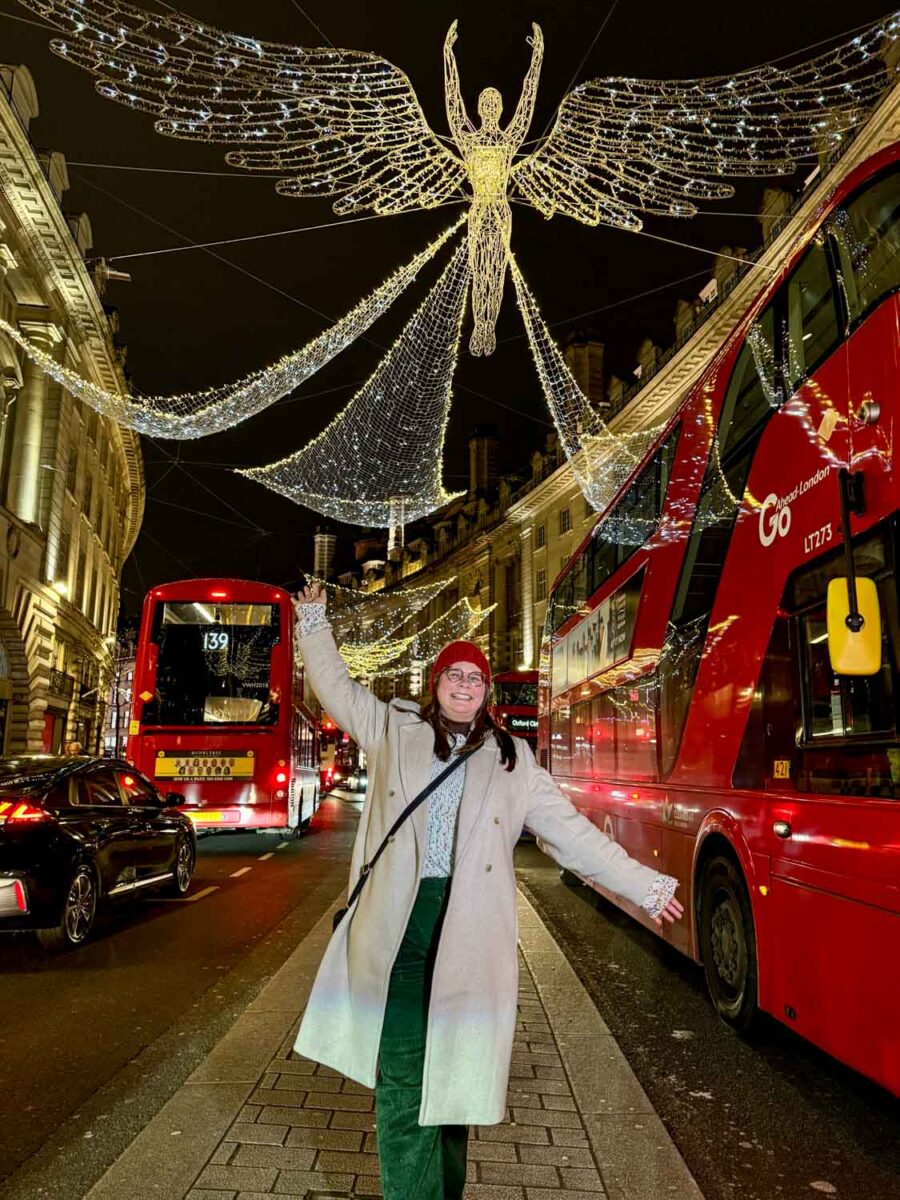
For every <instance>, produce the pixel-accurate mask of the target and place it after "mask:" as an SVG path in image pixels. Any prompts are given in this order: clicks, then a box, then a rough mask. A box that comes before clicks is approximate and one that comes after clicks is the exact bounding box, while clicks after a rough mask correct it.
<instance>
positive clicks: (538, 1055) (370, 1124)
mask: <svg viewBox="0 0 900 1200" xmlns="http://www.w3.org/2000/svg"><path fill="white" fill-rule="evenodd" d="M519 969H520V986H519V1014H518V1022H517V1027H516V1036H515V1042H514V1045H513V1057H512V1069H511V1071H510V1081H509V1093H508V1098H507V1114H506V1117H507V1119H506V1121H505V1122H504V1123H503V1124H502V1125H489V1126H482V1127H478V1128H476V1129H473V1130H472V1133H471V1136H470V1140H469V1173H468V1180H469V1182H468V1184H467V1186H466V1191H465V1197H464V1200H589V1198H591V1197H594V1198H596V1197H604V1196H606V1194H607V1193H606V1192H605V1190H604V1188H603V1182H602V1180H601V1177H600V1172H599V1171H598V1169H597V1162H596V1159H595V1158H594V1154H593V1152H592V1150H591V1145H590V1142H589V1140H588V1136H587V1132H586V1130H585V1126H584V1122H583V1120H582V1116H581V1114H580V1113H579V1111H578V1106H577V1104H576V1102H575V1098H574V1096H573V1093H572V1089H571V1087H570V1085H569V1079H568V1076H567V1074H566V1070H565V1067H564V1066H563V1060H562V1058H561V1056H560V1052H559V1047H558V1046H557V1042H556V1038H555V1036H554V1033H553V1030H552V1029H551V1027H550V1022H549V1020H548V1018H547V1013H546V1011H545V1009H544V1006H543V1004H542V1002H541V999H540V997H539V995H538V992H537V989H536V987H535V984H534V980H533V978H532V976H531V973H530V971H529V969H528V966H527V964H526V962H525V960H524V958H522V956H521V954H520V956H519ZM294 1036H295V1035H294V1033H292V1034H291V1036H290V1037H288V1038H287V1039H285V1041H284V1043H283V1044H282V1046H281V1047H280V1049H279V1051H278V1053H277V1054H276V1055H275V1057H274V1058H273V1059H272V1061H271V1063H270V1065H269V1070H268V1072H267V1073H266V1075H265V1077H264V1078H263V1079H262V1080H261V1081H260V1083H259V1086H258V1087H257V1088H256V1090H255V1091H254V1092H253V1093H252V1094H251V1095H250V1096H249V1098H248V1101H247V1103H246V1104H245V1106H244V1107H243V1109H242V1110H241V1112H240V1113H239V1114H238V1117H237V1119H236V1121H235V1122H234V1124H233V1125H232V1126H231V1128H230V1129H229V1131H228V1132H227V1133H226V1135H225V1137H224V1138H223V1140H222V1141H221V1143H220V1145H219V1146H218V1148H217V1149H216V1151H215V1153H214V1154H213V1155H212V1156H211V1157H210V1159H209V1161H208V1163H207V1164H206V1166H205V1167H204V1168H203V1170H202V1171H201V1172H200V1174H199V1176H198V1177H197V1179H196V1180H195V1181H194V1185H193V1187H192V1189H191V1190H190V1192H189V1193H188V1196H187V1200H283V1198H284V1197H286V1196H293V1197H304V1198H305V1200H346V1198H348V1197H360V1198H362V1197H367V1196H380V1195H381V1182H380V1179H379V1176H378V1157H377V1153H376V1140H375V1139H376V1136H377V1135H376V1131H375V1096H374V1094H373V1093H372V1092H371V1091H369V1090H368V1089H367V1088H364V1087H361V1086H360V1085H359V1084H357V1083H354V1082H352V1081H351V1080H349V1079H345V1078H344V1077H343V1076H341V1075H339V1074H338V1073H337V1072H336V1071H333V1070H331V1068H329V1067H323V1066H320V1065H319V1064H318V1063H313V1062H310V1061H309V1060H307V1059H304V1058H300V1057H298V1056H296V1055H294V1053H293V1050H292V1046H293V1041H294Z"/></svg>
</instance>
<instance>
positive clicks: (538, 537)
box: [534, 525, 547, 550]
mask: <svg viewBox="0 0 900 1200" xmlns="http://www.w3.org/2000/svg"><path fill="white" fill-rule="evenodd" d="M546 545H547V526H546V525H538V527H537V529H536V530H535V531H534V548H535V550H541V549H543V547H544V546H546Z"/></svg>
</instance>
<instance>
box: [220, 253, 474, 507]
mask: <svg viewBox="0 0 900 1200" xmlns="http://www.w3.org/2000/svg"><path fill="white" fill-rule="evenodd" d="M468 282H469V266H468V258H467V255H466V247H465V245H461V246H460V247H458V249H457V250H456V252H455V253H454V255H453V257H452V258H451V260H450V262H449V264H448V265H447V267H446V268H445V270H444V272H443V274H442V275H441V277H440V279H439V280H438V281H437V283H436V284H435V285H434V286H433V287H432V289H431V291H430V292H429V294H428V295H427V297H426V298H425V300H424V301H423V303H422V304H421V305H420V307H419V308H418V309H417V311H416V312H415V313H414V315H413V317H412V318H411V320H410V321H409V322H408V324H407V325H406V327H405V328H404V330H403V332H402V333H401V335H400V337H399V338H398V339H397V341H396V342H395V343H394V345H393V346H392V347H391V349H390V351H389V352H388V354H387V355H386V357H385V358H384V359H383V360H382V361H381V363H380V364H379V365H378V367H377V368H376V369H375V372H374V373H373V374H372V375H371V376H370V378H369V379H368V380H367V381H366V383H364V384H363V386H362V387H361V388H360V390H359V391H358V392H357V393H356V395H355V396H354V397H353V399H352V400H351V401H350V403H349V404H348V405H347V407H346V408H345V409H344V410H343V411H342V412H341V413H339V414H338V416H337V417H335V419H334V420H333V421H332V423H331V424H330V425H329V426H328V428H327V429H325V430H324V431H323V432H322V433H320V434H319V436H318V437H317V438H315V439H314V440H313V441H312V442H310V444H309V445H308V446H305V447H304V448H303V449H302V450H299V451H297V453H295V454H292V455H290V456H289V457H288V458H285V459H282V460H281V461H280V462H277V463H272V464H271V465H269V466H265V467H255V468H251V469H249V470H244V471H239V472H238V474H240V475H245V476H246V477H247V478H248V479H255V480H257V481H258V482H259V483H263V484H265V486H266V487H269V488H271V489H272V490H273V491H276V492H280V493H281V495H283V496H287V497H288V498H289V499H291V500H295V501H296V502H297V503H298V504H304V505H306V507H307V508H312V509H315V511H316V512H320V513H323V514H324V515H325V516H327V517H332V518H336V519H337V520H340V521H346V522H350V523H352V524H356V525H375V526H381V527H392V526H396V524H397V523H398V514H399V517H400V522H401V523H402V522H408V521H414V520H416V519H417V518H419V517H423V516H425V515H426V514H428V513H430V512H433V511H434V510H435V509H436V508H440V507H441V506H442V505H444V504H447V503H448V502H449V501H450V500H452V499H454V498H455V495H460V494H461V493H456V494H455V495H451V494H449V493H447V492H445V491H444V488H443V484H442V482H441V455H442V452H443V446H444V432H445V429H446V425H447V418H448V415H449V409H450V397H451V385H452V382H453V374H454V371H455V368H456V359H457V354H458V351H459V338H460V331H461V326H462V318H463V312H464V309H465V301H466V292H467V286H468Z"/></svg>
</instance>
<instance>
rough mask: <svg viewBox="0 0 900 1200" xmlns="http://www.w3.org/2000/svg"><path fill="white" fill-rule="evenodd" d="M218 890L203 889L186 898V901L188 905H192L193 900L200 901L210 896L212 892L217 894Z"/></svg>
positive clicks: (213, 888)
mask: <svg viewBox="0 0 900 1200" xmlns="http://www.w3.org/2000/svg"><path fill="white" fill-rule="evenodd" d="M218 890H219V889H218V887H217V886H213V887H207V888H203V890H202V891H199V892H195V893H194V895H193V896H188V897H187V901H188V903H189V904H193V902H194V901H195V900H202V899H203V897H204V896H211V895H212V894H213V892H217V891H218Z"/></svg>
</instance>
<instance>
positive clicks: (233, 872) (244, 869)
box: [231, 867, 253, 879]
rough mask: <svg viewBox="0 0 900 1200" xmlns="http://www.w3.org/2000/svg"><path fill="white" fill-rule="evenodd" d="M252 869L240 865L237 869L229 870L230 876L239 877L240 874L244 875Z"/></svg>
mask: <svg viewBox="0 0 900 1200" xmlns="http://www.w3.org/2000/svg"><path fill="white" fill-rule="evenodd" d="M252 870H253V868H252V867H241V869H240V870H239V871H232V872H231V878H232V879H239V878H240V877H241V875H246V874H247V872H248V871H252Z"/></svg>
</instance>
